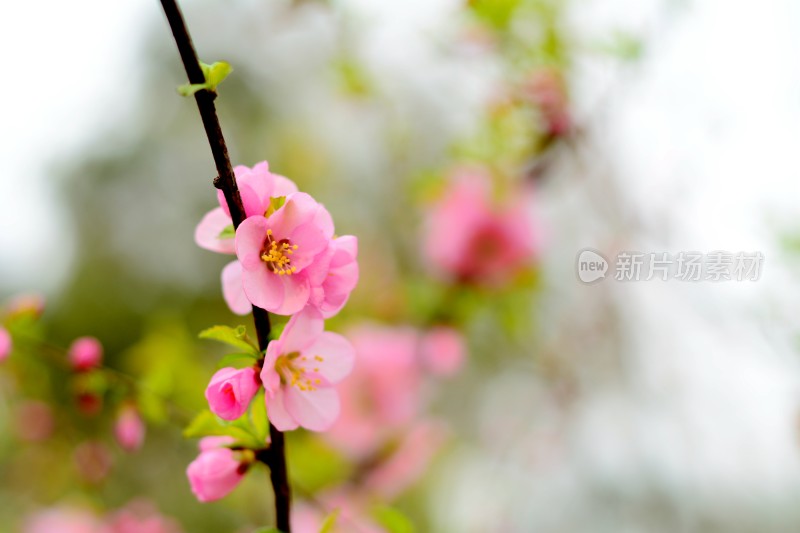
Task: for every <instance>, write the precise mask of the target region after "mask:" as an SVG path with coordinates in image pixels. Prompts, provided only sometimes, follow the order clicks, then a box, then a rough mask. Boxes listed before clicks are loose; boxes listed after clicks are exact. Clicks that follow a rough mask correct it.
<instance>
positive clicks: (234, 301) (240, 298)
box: [222, 261, 252, 315]
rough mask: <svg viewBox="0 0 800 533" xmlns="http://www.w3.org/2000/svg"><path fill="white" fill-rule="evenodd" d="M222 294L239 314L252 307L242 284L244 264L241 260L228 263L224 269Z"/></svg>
mask: <svg viewBox="0 0 800 533" xmlns="http://www.w3.org/2000/svg"><path fill="white" fill-rule="evenodd" d="M222 296H223V297H224V298H225V303H227V304H228V307H229V308H230V309H231V311H233V312H234V313H236V314H237V315H246V314H247V313H249V312H250V311H251V309H252V308H251V307H250V300H248V299H247V295H246V294H245V293H244V287H243V286H242V264H241V263H240V262H239V261H233V262H231V263H228V264H227V265H225V268H223V269H222Z"/></svg>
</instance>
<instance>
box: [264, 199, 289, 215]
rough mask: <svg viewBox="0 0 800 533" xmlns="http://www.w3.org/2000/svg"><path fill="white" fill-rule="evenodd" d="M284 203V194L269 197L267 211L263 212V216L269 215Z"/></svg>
mask: <svg viewBox="0 0 800 533" xmlns="http://www.w3.org/2000/svg"><path fill="white" fill-rule="evenodd" d="M285 203H286V197H285V196H273V197H272V198H270V199H269V207H268V208H267V212H266V213H264V216H265V217H268V216H270V215H271V214H272V213H274V212H275V211H277V210H278V209H280V208H281V207H283V204H285Z"/></svg>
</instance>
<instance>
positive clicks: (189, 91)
mask: <svg viewBox="0 0 800 533" xmlns="http://www.w3.org/2000/svg"><path fill="white" fill-rule="evenodd" d="M206 87H208V84H207V83H186V84H184V85H179V86H178V94H180V95H181V96H192V95H193V94H194V93H196V92H197V91H202V90H203V89H205V88H206Z"/></svg>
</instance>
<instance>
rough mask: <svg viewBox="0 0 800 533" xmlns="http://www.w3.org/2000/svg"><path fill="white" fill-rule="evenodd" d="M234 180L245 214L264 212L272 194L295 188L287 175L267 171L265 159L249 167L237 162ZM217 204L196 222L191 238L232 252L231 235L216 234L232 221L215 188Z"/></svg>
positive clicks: (210, 246) (204, 245)
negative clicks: (222, 236) (221, 236)
mask: <svg viewBox="0 0 800 533" xmlns="http://www.w3.org/2000/svg"><path fill="white" fill-rule="evenodd" d="M233 173H234V175H235V176H236V184H237V186H238V187H239V194H240V195H241V197H242V207H244V212H245V215H246V216H248V217H252V216H256V215H260V216H264V214H265V213H266V211H267V210H268V209H269V207H270V199H271V198H273V197H280V196H288V195H290V194H292V193H295V192H297V186H296V185H295V184H294V183H293V182H292V181H291V180H289V179H288V178H285V177H283V176H280V175H278V174H273V173H271V172H270V171H269V164H268V163H267V162H266V161H262V162H261V163H257V164H256V165H254V166H253V168H247V167H246V166H243V165H239V166H236V167H234V169H233ZM217 200H218V201H219V207H217V208H215V209H212V210H211V211H209V212H208V213H207V214H206V215H205V217H203V219H202V220H201V221H200V224H198V225H197V229H196V230H195V233H194V239H195V242H196V243H197V245H198V246H200V247H201V248H205V249H206V250H211V251H212V252H220V253H224V254H233V253H235V248H234V240H233V235H232V234H231V235H230V237H227V238H220V235H221V234H222V232H223V231H224V230H225V229H226V228H227V227H228V226H231V225H232V224H233V220H231V213H230V211H229V210H228V203H227V202H226V201H225V196H224V195H223V194H222V191H217Z"/></svg>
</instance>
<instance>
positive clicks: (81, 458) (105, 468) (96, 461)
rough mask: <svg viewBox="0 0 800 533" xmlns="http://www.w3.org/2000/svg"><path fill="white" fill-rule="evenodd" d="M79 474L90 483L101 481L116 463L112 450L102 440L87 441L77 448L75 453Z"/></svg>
mask: <svg viewBox="0 0 800 533" xmlns="http://www.w3.org/2000/svg"><path fill="white" fill-rule="evenodd" d="M73 459H74V461H75V466H76V468H77V469H78V474H79V475H80V476H81V477H82V478H84V479H85V480H86V481H88V482H90V483H99V482H100V481H102V480H103V479H105V477H106V476H108V474H109V472H111V467H112V466H113V463H114V457H113V456H112V455H111V451H110V450H109V449H108V447H107V446H106V445H105V444H103V443H102V442H98V441H85V442H82V443H81V444H79V445H78V446H77V447H76V448H75V452H74V454H73Z"/></svg>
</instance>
